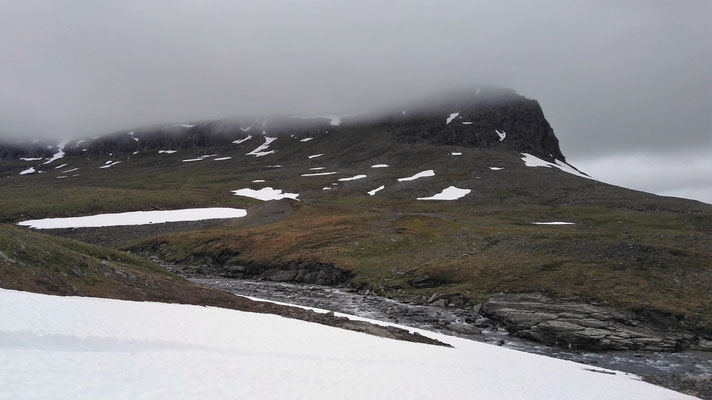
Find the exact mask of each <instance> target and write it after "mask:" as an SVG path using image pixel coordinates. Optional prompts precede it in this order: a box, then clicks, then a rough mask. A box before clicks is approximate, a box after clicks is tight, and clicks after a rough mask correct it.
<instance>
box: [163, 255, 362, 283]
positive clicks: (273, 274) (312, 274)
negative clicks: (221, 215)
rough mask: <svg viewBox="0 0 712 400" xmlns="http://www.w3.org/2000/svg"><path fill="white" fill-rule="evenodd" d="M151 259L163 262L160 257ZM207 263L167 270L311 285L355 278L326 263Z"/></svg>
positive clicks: (174, 267)
mask: <svg viewBox="0 0 712 400" xmlns="http://www.w3.org/2000/svg"><path fill="white" fill-rule="evenodd" d="M151 260H152V261H154V262H159V263H160V260H158V259H157V258H152V259H151ZM207 261H208V262H205V263H203V264H200V265H198V266H185V265H167V266H166V267H167V268H168V269H169V270H171V271H174V272H178V273H180V274H182V275H186V276H209V275H213V276H220V277H223V278H235V279H252V280H267V281H273V282H293V283H311V284H316V285H325V286H336V285H340V284H342V283H345V282H346V281H348V280H349V279H351V278H352V277H353V273H352V272H351V271H348V270H345V269H342V268H339V267H337V266H335V265H334V264H331V263H323V262H309V261H290V262H286V263H283V264H262V263H257V262H254V261H237V260H229V261H227V262H225V263H217V262H211V261H210V260H207Z"/></svg>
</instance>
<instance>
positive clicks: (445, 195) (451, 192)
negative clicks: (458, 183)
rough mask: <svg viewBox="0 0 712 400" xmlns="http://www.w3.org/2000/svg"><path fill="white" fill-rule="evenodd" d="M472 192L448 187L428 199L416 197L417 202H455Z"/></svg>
mask: <svg viewBox="0 0 712 400" xmlns="http://www.w3.org/2000/svg"><path fill="white" fill-rule="evenodd" d="M471 191H472V190H470V189H460V188H457V187H455V186H449V187H447V188H445V189H443V191H442V192H440V193H438V194H436V195H433V196H430V197H418V200H457V199H460V198H463V197H465V196H466V195H468V194H469V193H470V192H471Z"/></svg>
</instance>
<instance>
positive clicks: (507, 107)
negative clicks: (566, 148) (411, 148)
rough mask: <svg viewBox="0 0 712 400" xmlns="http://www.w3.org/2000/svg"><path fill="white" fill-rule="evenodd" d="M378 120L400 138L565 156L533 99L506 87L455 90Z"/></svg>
mask: <svg viewBox="0 0 712 400" xmlns="http://www.w3.org/2000/svg"><path fill="white" fill-rule="evenodd" d="M398 114H400V116H399V115H398ZM384 124H385V126H387V127H388V128H389V130H391V131H393V132H395V133H396V135H397V136H398V137H399V138H400V139H401V140H402V141H404V142H406V143H420V142H424V143H430V144H434V145H456V146H463V147H503V148H510V149H514V150H516V151H518V152H526V153H531V154H534V155H537V156H539V157H542V158H545V159H552V158H555V159H559V160H562V161H565V158H564V155H563V154H562V153H561V149H560V148H559V140H558V139H557V138H556V136H555V135H554V130H553V129H552V128H551V125H549V122H548V121H547V120H546V117H544V112H543V111H542V109H541V106H540V105H539V103H538V102H537V101H536V100H533V99H529V98H526V97H524V96H520V95H518V94H516V93H515V92H513V91H510V90H505V89H474V90H470V91H458V92H455V93H451V94H449V95H446V96H444V97H441V98H437V99H434V100H431V101H428V102H423V103H421V104H416V105H414V109H413V110H412V111H410V110H404V112H403V111H402V112H401V113H396V114H393V115H392V116H391V117H390V118H388V119H387V120H386V121H385V122H384Z"/></svg>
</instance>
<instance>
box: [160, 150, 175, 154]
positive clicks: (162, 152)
mask: <svg viewBox="0 0 712 400" xmlns="http://www.w3.org/2000/svg"><path fill="white" fill-rule="evenodd" d="M177 151H178V150H158V154H173V153H175V152H177Z"/></svg>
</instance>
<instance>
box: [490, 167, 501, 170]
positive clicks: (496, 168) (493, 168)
mask: <svg viewBox="0 0 712 400" xmlns="http://www.w3.org/2000/svg"><path fill="white" fill-rule="evenodd" d="M489 169H491V170H492V171H500V170H503V169H504V168H502V167H489Z"/></svg>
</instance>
